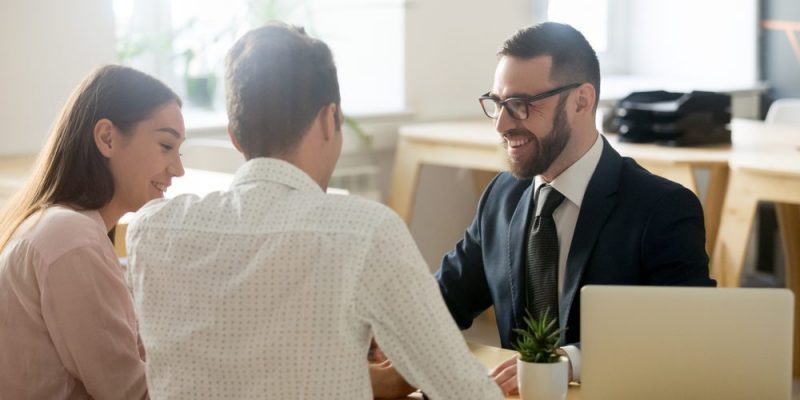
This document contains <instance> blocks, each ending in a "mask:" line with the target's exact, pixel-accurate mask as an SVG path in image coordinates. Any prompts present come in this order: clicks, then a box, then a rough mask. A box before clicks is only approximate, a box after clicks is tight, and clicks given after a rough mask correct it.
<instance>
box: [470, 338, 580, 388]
mask: <svg viewBox="0 0 800 400" xmlns="http://www.w3.org/2000/svg"><path fill="white" fill-rule="evenodd" d="M467 346H469V350H470V351H471V352H472V354H473V355H475V357H476V358H477V359H478V360H480V361H481V362H482V363H483V365H485V366H486V368H487V369H489V370H491V369H492V368H494V367H495V366H496V365H498V364H500V363H502V362H503V361H505V360H508V359H509V358H511V357H513V356H514V355H515V354H517V353H516V352H514V351H511V350H506V349H501V348H498V347H492V346H485V345H482V344H478V343H470V342H467ZM580 398H581V397H580V386H579V385H574V384H573V385H570V387H569V391H568V392H567V400H580ZM506 399H519V396H506Z"/></svg>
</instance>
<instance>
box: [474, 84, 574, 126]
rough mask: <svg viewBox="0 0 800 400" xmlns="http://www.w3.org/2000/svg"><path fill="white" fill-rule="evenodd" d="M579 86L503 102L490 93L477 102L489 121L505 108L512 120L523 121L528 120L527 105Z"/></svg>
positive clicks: (565, 86)
mask: <svg viewBox="0 0 800 400" xmlns="http://www.w3.org/2000/svg"><path fill="white" fill-rule="evenodd" d="M580 85H581V84H580V83H570V84H569V85H564V86H560V87H557V88H555V89H553V90H548V91H546V92H544V93H539V94H537V95H535V96H514V97H509V98H507V99H505V100H503V101H500V100H499V99H498V98H496V97H494V96H492V95H491V94H490V93H491V92H486V94H484V95H483V96H481V97H479V98H478V101H479V102H480V103H481V108H483V112H484V114H486V116H487V117H489V118H491V119H497V117H498V116H499V115H500V110H501V109H502V108H503V107H505V108H506V111H507V112H508V114H509V115H511V117H512V118H514V119H518V120H525V119H528V105H529V104H531V103H533V102H535V101H539V100H543V99H546V98H548V97H551V96H555V95H557V94H559V93H562V92H565V91H567V90H570V89H575V88H576V87H578V86H580Z"/></svg>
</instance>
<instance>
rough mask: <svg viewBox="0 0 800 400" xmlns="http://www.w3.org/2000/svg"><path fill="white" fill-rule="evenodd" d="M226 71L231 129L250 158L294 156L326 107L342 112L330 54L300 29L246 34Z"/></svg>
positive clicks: (274, 27) (268, 28) (271, 27)
mask: <svg viewBox="0 0 800 400" xmlns="http://www.w3.org/2000/svg"><path fill="white" fill-rule="evenodd" d="M225 67H226V68H225V86H226V89H227V108H228V118H229V120H230V122H229V128H230V130H231V132H233V134H234V135H236V139H237V140H238V141H239V145H240V146H241V148H242V151H243V152H244V154H245V157H246V158H247V159H251V158H255V157H270V156H275V155H281V154H285V153H287V152H290V151H291V150H293V149H294V148H295V147H296V145H297V144H298V143H299V142H300V139H302V137H303V135H305V133H306V132H307V131H308V129H309V128H310V127H311V123H312V122H313V121H314V118H315V117H316V116H317V114H318V113H319V111H320V109H322V107H324V106H326V105H328V104H330V103H335V104H336V107H337V110H338V109H339V104H340V97H339V81H338V78H337V76H336V65H335V64H334V62H333V55H332V54H331V50H330V49H329V48H328V46H327V45H326V44H325V43H324V42H322V41H321V40H318V39H314V38H311V37H309V36H308V35H306V33H305V30H303V28H301V27H296V26H291V25H287V24H284V23H280V22H272V23H269V24H268V25H265V26H263V27H261V28H258V29H254V30H252V31H250V32H248V33H246V34H245V35H244V36H242V37H241V38H240V39H239V40H238V41H237V42H236V44H234V45H233V47H232V48H231V50H230V51H229V52H228V56H227V59H226V66H225ZM339 117H340V113H339V112H338V111H337V121H336V123H337V125H336V126H337V128H339V126H340V125H339V124H340V123H341V118H339Z"/></svg>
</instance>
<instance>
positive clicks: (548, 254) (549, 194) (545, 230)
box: [525, 184, 564, 319]
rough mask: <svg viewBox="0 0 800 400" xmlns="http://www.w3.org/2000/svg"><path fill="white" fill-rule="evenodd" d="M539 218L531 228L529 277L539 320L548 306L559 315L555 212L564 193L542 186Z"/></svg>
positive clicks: (532, 309)
mask: <svg viewBox="0 0 800 400" xmlns="http://www.w3.org/2000/svg"><path fill="white" fill-rule="evenodd" d="M535 198H536V202H535V206H536V208H535V212H536V213H535V214H534V215H535V217H532V218H533V222H531V223H530V228H529V230H528V246H527V254H526V258H525V260H526V261H527V265H526V269H525V270H526V271H525V280H526V295H527V305H528V311H529V312H530V313H531V315H532V316H533V317H534V318H536V319H539V317H540V315H541V314H542V313H543V312H544V311H545V310H547V309H549V310H550V317H551V318H552V317H555V318H558V235H557V234H556V222H555V220H553V211H555V209H556V207H558V205H559V204H561V201H562V200H564V195H562V194H561V193H559V192H558V191H557V190H555V189H553V187H552V186H550V185H546V184H545V185H541V186H539V189H538V195H537V196H536V197H535Z"/></svg>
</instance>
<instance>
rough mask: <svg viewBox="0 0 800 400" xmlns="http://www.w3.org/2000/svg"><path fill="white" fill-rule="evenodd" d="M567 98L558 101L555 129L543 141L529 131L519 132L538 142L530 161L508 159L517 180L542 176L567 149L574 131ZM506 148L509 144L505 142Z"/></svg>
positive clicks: (554, 122)
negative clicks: (566, 110) (569, 116)
mask: <svg viewBox="0 0 800 400" xmlns="http://www.w3.org/2000/svg"><path fill="white" fill-rule="evenodd" d="M566 99H567V98H566V96H564V97H562V98H561V99H559V101H558V106H556V110H555V114H556V116H555V118H554V119H553V129H551V130H550V133H549V134H548V135H547V136H545V137H544V138H543V139H541V140H539V139H538V138H537V137H536V136H534V135H533V134H532V133H531V132H530V131H528V130H524V129H522V130H518V131H519V132H520V133H523V134H525V135H528V136H530V137H532V139H533V141H534V142H536V153H537V154H533V155H532V156H530V158H528V159H522V160H518V161H514V160H512V159H511V157H509V158H508V164H509V169H510V170H511V174H512V175H514V177H515V178H517V179H531V178H533V177H535V176H536V175H540V174H541V173H543V172H544V171H547V169H548V168H550V165H552V164H553V161H555V160H556V158H558V156H559V155H561V152H562V151H564V148H565V147H567V142H569V138H570V136H572V129H571V128H570V126H569V125H568V124H567V114H566V112H565V111H564V109H565V108H566V107H565V106H566ZM503 144H504V146H508V143H506V142H505V141H504V142H503Z"/></svg>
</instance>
